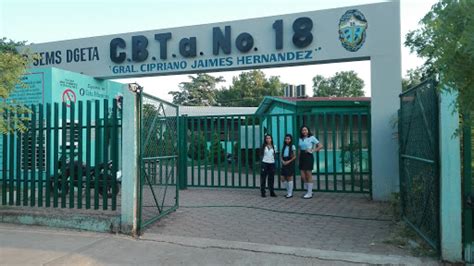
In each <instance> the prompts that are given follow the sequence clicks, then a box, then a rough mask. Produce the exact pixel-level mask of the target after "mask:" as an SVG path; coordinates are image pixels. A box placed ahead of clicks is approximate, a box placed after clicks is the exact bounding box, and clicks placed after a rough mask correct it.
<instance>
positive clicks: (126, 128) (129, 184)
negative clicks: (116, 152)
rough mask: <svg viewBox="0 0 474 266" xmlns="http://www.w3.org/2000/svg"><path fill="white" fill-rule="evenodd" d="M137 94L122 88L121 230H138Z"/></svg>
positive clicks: (123, 231) (132, 232)
mask: <svg viewBox="0 0 474 266" xmlns="http://www.w3.org/2000/svg"><path fill="white" fill-rule="evenodd" d="M138 108H139V107H138V96H137V95H136V94H135V93H132V92H130V91H129V90H128V87H126V88H125V89H124V95H123V109H122V146H123V149H122V160H123V162H122V198H121V200H122V202H121V203H122V207H121V226H120V227H121V232H122V233H125V234H131V235H136V234H137V232H138V207H139V206H138V185H139V184H138V183H139V182H138V181H139V174H138V170H139V167H138V165H139V162H138V152H139V151H138V134H139V131H138V126H137V121H138V111H139V110H138Z"/></svg>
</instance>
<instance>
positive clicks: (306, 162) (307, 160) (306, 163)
mask: <svg viewBox="0 0 474 266" xmlns="http://www.w3.org/2000/svg"><path fill="white" fill-rule="evenodd" d="M299 163H300V164H299V168H300V170H302V171H310V170H313V165H314V156H313V154H312V153H307V152H305V151H301V153H300V161H299Z"/></svg>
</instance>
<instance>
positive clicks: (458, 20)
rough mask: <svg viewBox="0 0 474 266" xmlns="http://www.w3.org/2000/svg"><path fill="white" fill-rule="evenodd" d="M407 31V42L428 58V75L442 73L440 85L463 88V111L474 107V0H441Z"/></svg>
mask: <svg viewBox="0 0 474 266" xmlns="http://www.w3.org/2000/svg"><path fill="white" fill-rule="evenodd" d="M420 24H421V27H420V28H419V29H417V30H414V31H411V32H409V33H408V34H407V36H406V40H405V45H406V46H408V47H410V49H411V52H415V53H416V54H417V55H418V56H420V57H422V58H425V59H426V61H425V63H424V68H425V69H427V71H426V72H427V74H435V73H440V74H441V78H440V85H441V86H440V87H441V88H443V89H447V90H450V89H456V90H458V91H459V97H458V106H459V107H460V108H461V111H469V110H470V111H472V110H473V109H474V1H472V0H441V1H440V2H438V3H436V4H434V5H433V6H432V7H431V10H430V11H429V12H428V13H427V14H426V15H425V16H424V17H423V19H421V21H420Z"/></svg>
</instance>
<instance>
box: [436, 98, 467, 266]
mask: <svg viewBox="0 0 474 266" xmlns="http://www.w3.org/2000/svg"><path fill="white" fill-rule="evenodd" d="M440 96H441V97H440V104H439V148H440V151H439V153H440V170H441V171H440V185H441V193H440V194H441V195H440V196H441V199H440V205H441V206H440V221H441V223H440V226H441V230H440V231H441V257H442V259H444V260H447V261H451V262H457V261H461V260H462V218H461V217H462V200H461V197H462V194H461V143H460V139H459V134H456V130H457V129H459V114H458V112H457V111H456V110H455V102H456V98H457V93H455V92H447V91H442V92H441V95H440Z"/></svg>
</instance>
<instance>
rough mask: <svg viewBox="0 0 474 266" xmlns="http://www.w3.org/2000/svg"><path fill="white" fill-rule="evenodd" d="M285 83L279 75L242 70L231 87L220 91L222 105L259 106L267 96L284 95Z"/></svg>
mask: <svg viewBox="0 0 474 266" xmlns="http://www.w3.org/2000/svg"><path fill="white" fill-rule="evenodd" d="M284 86H285V84H284V83H282V82H281V81H280V78H279V77H277V76H271V77H269V78H267V77H266V76H265V73H263V72H262V71H261V70H252V71H248V72H242V73H240V74H239V76H237V77H234V78H233V79H232V85H231V86H230V87H229V89H223V90H221V91H219V93H218V97H217V101H218V103H219V104H220V105H221V106H258V105H259V104H260V102H261V101H262V100H263V97H265V96H282V95H283V87H284Z"/></svg>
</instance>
